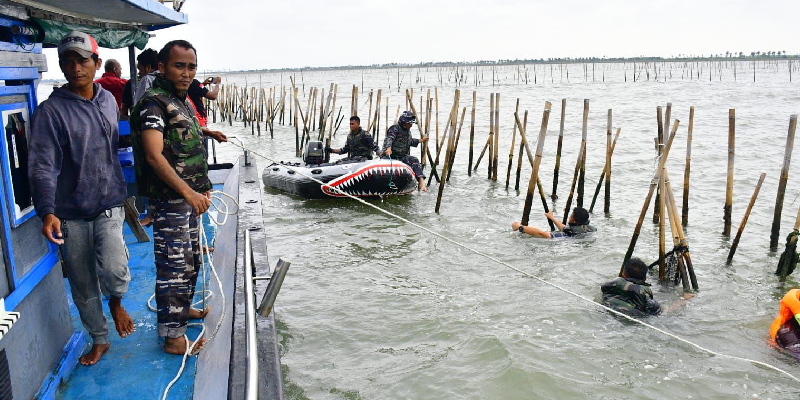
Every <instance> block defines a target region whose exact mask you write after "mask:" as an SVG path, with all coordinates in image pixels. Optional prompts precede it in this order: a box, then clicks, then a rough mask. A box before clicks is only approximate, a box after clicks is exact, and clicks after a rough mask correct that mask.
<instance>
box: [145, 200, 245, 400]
mask: <svg viewBox="0 0 800 400" xmlns="http://www.w3.org/2000/svg"><path fill="white" fill-rule="evenodd" d="M223 196H224V197H227V198H228V199H230V200H231V201H232V202H233V204H235V205H236V210H235V211H229V210H228V203H226V202H225V200H224V198H223ZM214 200H217V201H219V205H217V203H215V202H214ZM210 208H213V209H214V210H215V211H216V212H217V214H218V215H222V218H220V219H217V218H216V217H215V216H213V215H212V214H210V213H208V212H207V213H206V214H205V215H208V219H210V220H211V222H213V223H214V224H215V225H217V226H222V225H225V223H226V222H228V216H229V215H233V214H236V213H238V212H239V203H238V202H237V201H236V199H235V198H233V196H231V195H229V194H227V193H224V192H222V191H219V190H212V191H211V206H210ZM198 218H199V219H200V221H199V223H198V227H197V229H198V235H199V238H198V241H199V242H200V243H199V244H200V263H201V268H202V272H203V288H204V289H203V298H202V300H198V301H196V302H194V303H192V304H191V305H190V306H189V307H193V306H196V305H197V304H200V303H202V304H203V312H205V310H206V307H205V302H206V300H207V299H209V298H211V297H212V296H213V295H214V293H213V292H212V291H210V290H207V289H205V282H206V260H205V259H206V258H205V256H207V255H210V254H209V247H208V237H207V236H206V231H205V229H204V227H203V217H202V216H199V217H198ZM208 266H209V268H210V269H211V273H212V274H213V275H214V279H215V280H216V282H217V287H218V288H219V294H220V297H221V298H222V312H221V314H220V317H219V321H217V325H216V326H215V327H214V331H213V332H212V333H211V335H210V336H209V337H208V339H206V341H205V343H204V344H203V346H208V345H209V344H210V343H211V341H212V340H214V337H215V336H217V333H218V332H219V329H220V327H222V321H223V320H224V319H225V307H226V298H225V291H224V290H223V288H222V281H221V280H220V279H219V275H217V269H216V268H214V261H213V258H212V257H209V258H208ZM155 296H156V294H155V293H153V295H152V296H150V298H149V299H148V300H147V308H148V309H150V311H152V312H157V311H158V310H157V308H156V307H154V306H153V305H152V304H151V302H152V300H153V299H154V298H155ZM186 325H187V326H200V327H201V329H200V334H198V335H197V338H195V340H194V341H193V342H192V345H191V346H189V345H188V344H189V337H188V336H187V335H185V334H184V335H183V340H185V341H186V344H187V346H186V351H185V352H184V353H183V359H182V360H181V367H180V368H179V369H178V373H177V374H175V377H174V378H172V380H171V381H170V382H169V383H168V384H167V387H166V388H165V389H164V394H163V395H162V396H161V400H166V399H167V395H168V394H169V391H170V389H172V385H174V384H175V382H177V381H178V379H180V377H181V375H182V374H183V370H184V368H185V367H186V359H187V358H188V357H189V356H190V355H193V356H196V355H197V354H200V351H202V348H201V349H199V350H198V352H197V353H194V354H192V353H193V352H194V349H195V346H197V344H198V343H199V342H200V339H202V338H203V336H204V335H205V333H206V326H205V324H204V323H198V322H192V323H188V324H186Z"/></svg>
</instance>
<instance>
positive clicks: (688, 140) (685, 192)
mask: <svg viewBox="0 0 800 400" xmlns="http://www.w3.org/2000/svg"><path fill="white" fill-rule="evenodd" d="M693 128H694V106H691V107H689V133H688V136H687V137H686V168H684V170H683V207H682V208H681V212H682V213H683V215H682V216H681V224H682V225H683V226H686V225H687V224H688V223H689V171H690V170H691V164H692V129H693Z"/></svg>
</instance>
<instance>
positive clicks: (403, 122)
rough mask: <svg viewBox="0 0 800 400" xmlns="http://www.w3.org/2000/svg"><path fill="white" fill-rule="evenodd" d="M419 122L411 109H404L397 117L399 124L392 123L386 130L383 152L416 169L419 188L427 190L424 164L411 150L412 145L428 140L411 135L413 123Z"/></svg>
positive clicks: (415, 145)
mask: <svg viewBox="0 0 800 400" xmlns="http://www.w3.org/2000/svg"><path fill="white" fill-rule="evenodd" d="M416 122H417V117H416V116H415V115H414V114H413V113H412V112H411V111H403V113H402V114H400V118H398V119H397V125H392V126H391V127H389V130H387V131H386V139H384V140H383V154H384V155H386V156H388V157H390V158H392V159H395V160H399V161H402V162H403V163H405V164H408V166H410V167H411V169H412V170H414V174H415V175H416V176H417V180H418V181H419V190H421V191H423V192H427V191H428V188H426V187H425V173H424V172H423V171H422V164H420V163H419V160H418V159H417V157H414V156H412V155H411V154H410V153H409V151H410V150H411V146H414V147H417V145H419V144H420V143H425V142H427V141H428V138H427V137H423V138H422V139H415V138H413V137H411V131H410V129H411V125H413V124H415V123H416Z"/></svg>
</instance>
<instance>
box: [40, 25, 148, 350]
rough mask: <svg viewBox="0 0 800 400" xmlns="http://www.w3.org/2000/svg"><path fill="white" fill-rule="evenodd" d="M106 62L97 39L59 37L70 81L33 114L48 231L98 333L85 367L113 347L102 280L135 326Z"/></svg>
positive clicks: (85, 317)
mask: <svg viewBox="0 0 800 400" xmlns="http://www.w3.org/2000/svg"><path fill="white" fill-rule="evenodd" d="M100 62H101V60H100V58H99V56H98V52H97V43H96V42H95V41H94V39H93V38H92V37H91V36H89V35H87V34H85V33H82V32H77V31H72V32H70V33H69V34H67V35H66V36H65V37H64V38H63V39H61V41H60V42H59V45H58V63H59V66H60V67H61V71H62V72H63V73H64V77H65V78H66V79H67V84H66V85H64V86H62V87H60V88H57V89H55V90H53V93H52V94H51V95H50V98H48V99H47V100H45V101H43V102H42V104H40V105H39V107H37V108H36V111H35V112H34V113H33V118H32V122H31V137H30V153H29V158H28V160H29V161H28V177H29V179H30V186H31V194H32V197H33V203H34V206H35V207H36V214H37V215H39V217H41V218H42V222H43V227H42V234H43V235H44V236H45V237H46V238H47V240H49V241H51V242H53V243H55V244H58V245H60V248H61V259H62V262H63V267H64V270H65V271H66V274H67V278H68V279H69V283H70V289H71V291H72V300H73V301H74V302H75V306H76V307H77V308H78V312H79V313H80V317H81V322H82V323H83V326H84V327H85V328H86V330H87V331H89V335H91V336H92V340H93V345H92V349H91V350H90V351H89V352H88V353H87V354H85V355H84V356H82V357H81V358H80V362H81V364H84V365H92V364H95V363H96V362H97V361H98V360H100V357H102V356H103V354H104V353H105V352H106V351H107V350H108V348H109V346H110V345H109V342H108V326H107V321H106V317H105V314H103V302H102V299H101V297H100V287H99V285H100V284H102V285H103V286H104V287H105V288H106V289H107V290H108V293H109V294H110V299H109V301H108V307H109V309H110V310H111V316H112V317H113V318H114V324H115V326H116V329H117V332H118V333H119V335H120V336H121V337H123V338H124V337H126V336H128V335H130V334H131V333H132V332H133V330H134V327H133V320H131V317H130V316H129V315H128V313H127V312H126V311H125V308H124V307H122V304H121V301H122V297H123V296H124V295H125V293H126V292H127V291H128V283H129V282H130V272H129V271H128V250H127V247H126V246H125V241H124V239H123V236H122V221H123V218H124V213H123V210H122V204H123V202H124V201H125V195H126V185H125V181H124V179H123V175H122V168H121V167H120V164H119V159H118V158H117V144H118V141H119V132H118V129H117V116H118V109H117V104H116V102H115V101H114V96H112V95H111V93H109V92H108V91H106V90H105V89H103V88H102V87H100V85H99V84H97V83H94V82H93V80H94V75H95V72H96V71H97V70H98V69H100ZM98 278H102V279H101V280H100V282H102V283H99V282H98Z"/></svg>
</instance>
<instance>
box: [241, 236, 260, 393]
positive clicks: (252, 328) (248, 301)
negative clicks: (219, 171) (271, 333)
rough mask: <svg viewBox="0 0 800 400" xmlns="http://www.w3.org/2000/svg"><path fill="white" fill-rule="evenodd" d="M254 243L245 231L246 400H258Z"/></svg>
mask: <svg viewBox="0 0 800 400" xmlns="http://www.w3.org/2000/svg"><path fill="white" fill-rule="evenodd" d="M254 265H255V260H254V259H253V242H252V241H251V239H250V230H247V229H245V231H244V302H245V323H246V329H245V331H246V333H247V335H246V336H247V339H246V341H247V369H246V371H247V375H246V376H245V397H244V398H245V400H257V399H258V345H257V342H256V306H255V302H256V299H255V294H254V293H253V267H254Z"/></svg>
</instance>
